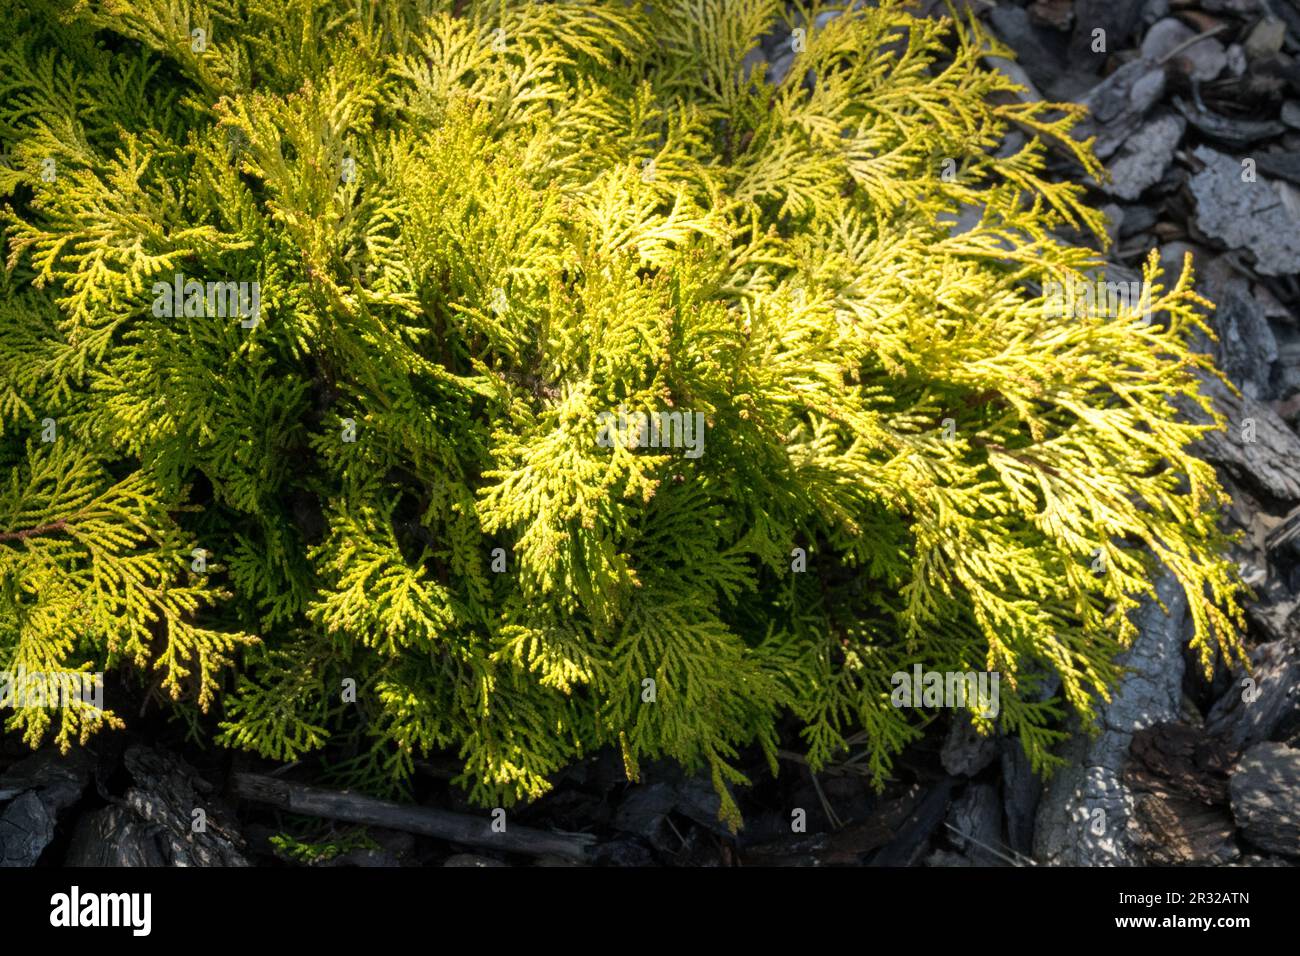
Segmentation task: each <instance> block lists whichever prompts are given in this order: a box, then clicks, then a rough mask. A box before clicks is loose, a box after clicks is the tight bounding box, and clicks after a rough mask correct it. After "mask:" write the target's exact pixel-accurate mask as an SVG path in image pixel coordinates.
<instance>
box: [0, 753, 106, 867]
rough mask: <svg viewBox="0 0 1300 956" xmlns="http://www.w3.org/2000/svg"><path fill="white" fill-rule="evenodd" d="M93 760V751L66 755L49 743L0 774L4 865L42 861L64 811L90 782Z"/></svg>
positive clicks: (0, 845)
mask: <svg viewBox="0 0 1300 956" xmlns="http://www.w3.org/2000/svg"><path fill="white" fill-rule="evenodd" d="M93 765H94V758H93V757H92V756H91V755H90V754H89V752H88V751H85V750H75V751H73V752H72V753H71V754H69V755H68V756H67V757H64V756H63V755H61V754H59V753H57V752H56V751H54V750H52V749H47V750H41V751H38V752H37V753H34V754H32V755H31V756H30V757H27V758H25V759H23V760H20V761H19V762H18V763H16V764H14V765H13V766H12V767H10V768H9V769H8V770H7V771H5V773H4V774H3V775H0V867H7V866H35V865H36V862H37V861H38V860H39V859H40V857H41V854H42V853H44V852H45V848H46V847H48V846H49V845H50V843H51V842H53V840H54V830H55V826H56V824H57V822H58V816H59V814H60V813H61V812H62V811H63V810H65V809H67V808H68V807H70V806H72V805H73V804H74V803H76V802H77V800H78V799H80V797H81V794H82V792H83V791H84V790H85V789H86V786H87V785H88V784H89V783H90V776H91V770H92V767H93ZM5 801H8V803H7V804H6V803H5Z"/></svg>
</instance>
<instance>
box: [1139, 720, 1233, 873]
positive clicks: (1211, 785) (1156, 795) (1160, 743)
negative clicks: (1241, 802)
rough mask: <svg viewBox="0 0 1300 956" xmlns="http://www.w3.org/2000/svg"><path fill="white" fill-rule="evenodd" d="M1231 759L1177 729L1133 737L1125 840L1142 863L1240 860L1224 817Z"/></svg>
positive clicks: (1218, 746)
mask: <svg viewBox="0 0 1300 956" xmlns="http://www.w3.org/2000/svg"><path fill="white" fill-rule="evenodd" d="M1234 755H1235V752H1234V751H1232V750H1230V749H1229V748H1228V747H1227V746H1225V745H1224V744H1223V742H1222V741H1219V740H1215V739H1210V738H1206V737H1205V735H1204V734H1203V733H1202V732H1201V730H1199V729H1198V728H1195V727H1191V726H1189V725H1187V724H1183V723H1169V724H1161V725H1158V726H1156V727H1151V728H1147V729H1145V730H1140V731H1138V732H1137V733H1136V734H1134V735H1133V743H1132V746H1131V747H1130V749H1129V762H1128V765H1127V766H1126V767H1125V772H1124V782H1125V785H1126V786H1128V788H1129V790H1130V791H1131V792H1132V794H1133V814H1132V816H1131V817H1130V819H1129V824H1128V826H1129V832H1128V836H1129V839H1130V840H1131V841H1132V843H1133V845H1134V847H1135V848H1136V849H1137V851H1138V853H1139V854H1140V858H1141V860H1142V862H1144V863H1146V864H1148V865H1157V866H1163V865H1173V864H1199V865H1217V864H1223V863H1228V862H1231V861H1232V860H1235V859H1236V858H1237V857H1238V856H1239V855H1240V853H1239V851H1238V849H1237V846H1236V843H1235V842H1234V840H1233V829H1234V828H1233V821H1232V815H1231V814H1230V813H1229V811H1228V768H1229V767H1230V765H1231V761H1232V758H1233V756H1234Z"/></svg>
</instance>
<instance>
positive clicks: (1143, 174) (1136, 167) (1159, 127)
mask: <svg viewBox="0 0 1300 956" xmlns="http://www.w3.org/2000/svg"><path fill="white" fill-rule="evenodd" d="M1186 127H1187V121H1186V120H1184V119H1183V118H1182V117H1181V116H1178V115H1176V114H1174V113H1171V112H1169V111H1168V110H1160V111H1157V112H1156V113H1155V114H1153V116H1152V118H1151V120H1150V121H1149V122H1147V123H1146V124H1144V125H1143V126H1141V127H1140V128H1139V129H1138V130H1137V131H1136V132H1135V133H1133V135H1132V136H1130V137H1129V138H1128V139H1127V140H1126V141H1125V142H1124V145H1123V146H1122V147H1121V148H1120V150H1119V152H1118V153H1116V154H1115V155H1114V156H1113V157H1111V160H1110V162H1108V163H1107V164H1106V169H1107V170H1108V171H1109V172H1110V181H1109V182H1103V183H1100V188H1101V189H1102V191H1103V192H1106V193H1109V194H1110V195H1112V196H1118V197H1119V198H1120V199H1137V198H1138V196H1140V195H1142V193H1143V191H1144V190H1146V189H1147V188H1148V187H1150V186H1154V185H1155V184H1156V183H1158V182H1160V180H1161V179H1162V178H1163V177H1164V175H1165V170H1166V169H1168V168H1169V164H1170V163H1171V162H1172V161H1173V158H1174V150H1175V149H1177V148H1178V144H1179V142H1180V141H1181V140H1182V138H1183V130H1184V129H1186ZM1153 222H1154V217H1153Z"/></svg>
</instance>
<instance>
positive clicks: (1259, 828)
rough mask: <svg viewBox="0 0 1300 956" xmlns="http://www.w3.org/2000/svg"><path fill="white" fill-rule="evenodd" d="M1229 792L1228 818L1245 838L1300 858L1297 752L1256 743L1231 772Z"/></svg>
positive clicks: (1299, 757) (1299, 753) (1299, 762)
mask: <svg viewBox="0 0 1300 956" xmlns="http://www.w3.org/2000/svg"><path fill="white" fill-rule="evenodd" d="M1231 792H1232V815H1233V817H1234V818H1235V819H1236V821H1237V825H1238V826H1239V827H1240V828H1241V831H1242V834H1243V835H1244V836H1245V837H1246V839H1248V840H1250V842H1251V843H1254V844H1255V845H1256V846H1258V847H1261V848H1263V849H1265V850H1269V851H1271V852H1273V853H1282V854H1285V855H1287V856H1300V750H1292V749H1291V748H1290V747H1287V746H1286V745H1284V744H1277V743H1263V744H1256V745H1255V746H1254V747H1252V748H1251V749H1250V750H1249V751H1247V752H1246V755H1245V756H1244V757H1242V759H1241V762H1240V763H1238V764H1237V767H1236V769H1235V770H1234V771H1233V774H1232V783H1231Z"/></svg>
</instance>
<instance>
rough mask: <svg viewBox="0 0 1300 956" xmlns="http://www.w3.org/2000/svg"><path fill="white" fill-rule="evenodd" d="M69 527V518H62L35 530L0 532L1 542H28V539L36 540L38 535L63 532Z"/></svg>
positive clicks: (39, 526)
mask: <svg viewBox="0 0 1300 956" xmlns="http://www.w3.org/2000/svg"><path fill="white" fill-rule="evenodd" d="M67 525H68V519H67V518H60V519H59V520H58V521H51V522H50V523H49V524H42V525H37V526H36V527H35V528H25V529H24V530H22V531H0V541H26V540H27V539H28V538H34V537H36V536H37V535H38V534H49V533H50V532H51V531H62V530H63V529H64V528H66V527H67Z"/></svg>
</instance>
